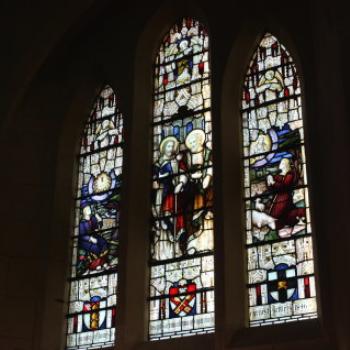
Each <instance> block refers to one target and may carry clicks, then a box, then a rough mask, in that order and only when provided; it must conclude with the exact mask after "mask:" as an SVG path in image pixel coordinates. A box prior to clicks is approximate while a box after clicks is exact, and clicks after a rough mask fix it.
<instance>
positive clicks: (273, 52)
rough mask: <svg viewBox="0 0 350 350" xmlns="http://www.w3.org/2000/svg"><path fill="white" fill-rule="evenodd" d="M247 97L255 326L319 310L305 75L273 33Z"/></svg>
mask: <svg viewBox="0 0 350 350" xmlns="http://www.w3.org/2000/svg"><path fill="white" fill-rule="evenodd" d="M242 97H243V100H242V123H243V162H244V194H245V197H244V201H245V210H246V244H247V257H248V261H247V264H248V293H249V319H250V326H251V327H254V326H263V325H271V324H278V323H285V322H291V321H298V320H305V319H311V318H316V317H317V303H316V287H315V275H314V257H313V246H312V244H313V241H312V235H311V223H310V208H309V194H308V193H309V189H308V184H307V176H306V159H305V149H304V128H303V116H302V96H301V87H300V80H299V77H298V74H297V70H296V66H295V64H294V63H293V59H292V57H291V56H290V54H289V52H288V51H287V49H286V48H285V47H284V46H283V45H282V44H281V43H280V42H279V41H278V40H277V39H276V38H275V37H274V36H273V35H271V34H269V33H267V34H265V35H264V37H263V38H262V40H261V41H260V43H259V45H258V48H257V49H256V51H255V53H254V55H253V58H252V60H251V62H250V65H249V69H248V72H247V75H246V77H245V81H244V88H243V94H242Z"/></svg>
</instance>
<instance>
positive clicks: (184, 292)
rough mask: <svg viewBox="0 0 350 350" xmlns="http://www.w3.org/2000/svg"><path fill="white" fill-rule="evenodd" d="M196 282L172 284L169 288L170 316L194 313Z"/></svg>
mask: <svg viewBox="0 0 350 350" xmlns="http://www.w3.org/2000/svg"><path fill="white" fill-rule="evenodd" d="M196 289H197V287H196V284H195V283H188V284H186V285H183V286H180V285H173V286H172V287H170V288H169V296H170V298H169V304H170V308H169V309H170V317H171V318H173V317H184V316H189V315H194V314H195V313H196Z"/></svg>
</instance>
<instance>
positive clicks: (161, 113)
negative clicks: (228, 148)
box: [149, 18, 214, 340]
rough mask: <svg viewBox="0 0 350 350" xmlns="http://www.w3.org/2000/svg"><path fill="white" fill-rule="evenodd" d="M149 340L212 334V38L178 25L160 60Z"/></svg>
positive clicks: (187, 23)
mask: <svg viewBox="0 0 350 350" xmlns="http://www.w3.org/2000/svg"><path fill="white" fill-rule="evenodd" d="M154 69H155V76H154V110H153V123H152V129H153V180H152V224H151V256H150V269H151V277H150V297H149V317H150V322H149V338H150V339H151V340H158V339H165V338H172V337H180V336H189V335H194V334H201V333H208V332H213V331H214V257H213V252H214V237H213V235H214V228H213V227H214V225H213V220H214V215H213V210H212V204H213V187H212V186H213V185H212V183H213V164H212V131H211V129H212V124H211V91H210V90H211V86H210V68H209V37H208V33H207V30H206V28H205V27H204V26H203V25H202V24H201V23H199V22H198V21H196V20H194V19H192V18H184V19H183V20H181V21H180V22H179V23H177V24H175V25H174V26H173V27H172V28H171V29H170V31H169V33H168V34H167V35H166V36H165V38H164V39H163V41H162V43H161V46H160V49H159V53H158V56H157V59H156V63H155V68H154Z"/></svg>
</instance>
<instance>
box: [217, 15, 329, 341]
mask: <svg viewBox="0 0 350 350" xmlns="http://www.w3.org/2000/svg"><path fill="white" fill-rule="evenodd" d="M279 24H280V26H279V25H278V23H274V24H273V22H272V21H269V20H267V21H262V20H258V21H255V22H254V21H250V22H249V21H247V23H246V25H245V26H244V28H243V29H242V30H241V31H240V32H239V34H238V35H237V38H236V41H235V42H234V45H233V48H232V51H231V53H230V55H229V58H228V60H227V65H226V68H225V74H224V79H223V85H222V98H221V125H220V127H221V129H220V132H221V135H222V144H221V149H226V150H229V151H228V152H224V153H223V163H224V164H225V167H223V173H222V180H223V181H222V182H223V189H222V191H223V192H224V193H226V194H229V195H226V196H224V197H222V203H221V204H222V213H223V214H222V215H223V216H224V217H225V222H224V227H223V231H224V242H225V246H224V247H222V249H223V251H222V254H223V256H224V259H223V260H224V262H223V265H224V277H223V278H225V281H226V284H227V285H226V290H225V292H226V294H225V301H226V303H227V304H226V305H227V308H228V309H229V310H231V312H229V313H228V314H227V315H226V320H225V323H226V324H227V326H229V325H231V327H233V332H234V334H235V336H234V338H233V340H232V341H233V344H237V345H238V344H259V343H266V342H273V332H274V330H273V329H272V328H270V329H266V330H264V331H263V332H262V331H260V330H257V329H245V328H246V327H247V324H248V314H247V305H248V299H247V296H246V295H244V293H243V290H240V289H239V288H237V283H238V284H240V285H241V286H245V284H246V277H245V271H246V266H245V254H244V253H243V252H244V250H245V248H244V247H245V242H244V238H243V236H244V228H245V222H244V219H243V218H244V208H243V201H242V200H241V198H243V193H242V191H241V189H239V188H238V185H237V184H238V183H241V184H242V183H243V178H242V163H241V162H242V159H241V144H242V132H241V114H240V105H241V101H240V100H241V88H242V86H243V81H244V80H243V79H244V76H245V72H246V69H247V65H248V63H249V62H250V59H251V57H252V55H253V53H254V51H255V49H256V47H257V45H258V43H259V40H260V38H261V33H265V31H266V28H269V30H270V29H271V31H272V32H273V33H276V35H277V36H278V37H279V38H281V40H282V42H285V43H286V45H287V47H290V51H291V55H292V57H293V58H294V59H295V64H296V66H297V69H298V71H299V72H300V73H299V75H300V80H301V88H302V94H303V96H302V98H303V101H305V98H304V96H305V91H303V87H304V76H303V74H302V72H303V70H301V67H300V56H299V55H298V50H296V45H295V43H294V40H293V35H292V34H291V33H288V32H286V31H285V30H283V29H282V30H281V28H284V27H283V25H281V23H279ZM237 52H239V55H237ZM304 103H305V102H304ZM309 103H310V102H309ZM305 108H306V106H305V104H304V105H303V113H304V119H308V118H310V117H311V118H313V116H312V115H311V113H309V114H308V115H306V112H305ZM306 124H307V122H306ZM307 132H308V130H307V125H306V132H305V133H306V139H307V138H308V135H307ZM308 141H309V140H307V141H306V153H307V159H308V163H309V164H310V163H311V160H310V158H312V157H310V156H309V149H308ZM309 142H310V141H309ZM311 156H312V155H311ZM309 167H310V166H309ZM311 167H312V166H311ZM311 172H312V170H311V171H309V172H308V175H310V173H311ZM308 177H309V183H310V182H312V181H310V177H312V176H308ZM234 184H235V185H236V186H235V185H234ZM241 188H243V185H241ZM310 196H311V202H313V199H314V196H315V194H311V195H310ZM238 213H239V215H238ZM312 214H313V213H312ZM316 247H317V245H316V244H315V249H314V250H315V255H316V259H317V248H316ZM219 249H220V247H219ZM232 252H234V253H233V254H232ZM316 270H317V266H316ZM232 295H235V298H231V296H232ZM318 301H319V307H320V306H321V299H320V297H319V294H318ZM233 315H235V316H233ZM320 322H321V320H312V321H308V322H307V327H308V329H309V331H310V336H313V337H315V338H316V337H317V338H318V337H319V336H320V334H321V331H320ZM275 327H277V328H281V327H279V326H275ZM288 328H289V329H288ZM279 332H280V338H281V339H283V341H285V342H288V339H289V338H290V337H291V334H292V333H293V332H299V333H302V326H299V325H288V327H284V328H283V327H282V328H281V329H279ZM263 333H264V334H263ZM311 334H312V335H311ZM268 339H269V340H268ZM322 342H323V341H321V344H322Z"/></svg>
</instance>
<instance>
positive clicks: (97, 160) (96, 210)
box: [66, 86, 123, 350]
mask: <svg viewBox="0 0 350 350" xmlns="http://www.w3.org/2000/svg"><path fill="white" fill-rule="evenodd" d="M78 161H79V170H78V186H77V192H76V200H75V224H74V231H73V236H72V245H73V257H72V265H71V277H70V296H69V309H68V315H67V322H68V329H67V333H68V334H67V344H66V349H67V350H73V349H74V350H76V349H81V350H82V349H84V350H90V349H101V348H106V347H111V346H113V345H114V342H115V315H116V305H117V295H116V290H117V280H118V274H117V266H118V240H119V239H118V235H119V233H118V224H119V213H120V189H121V184H122V180H121V176H122V166H123V118H122V114H121V113H120V112H119V110H118V108H117V107H116V96H115V94H114V92H113V90H112V88H111V87H109V86H106V87H104V88H103V89H102V90H101V92H100V94H99V95H98V97H97V98H96V101H95V103H94V105H93V108H92V111H91V114H90V117H89V120H88V122H87V123H86V125H85V129H84V133H83V136H82V139H81V146H80V154H79V157H78Z"/></svg>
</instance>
